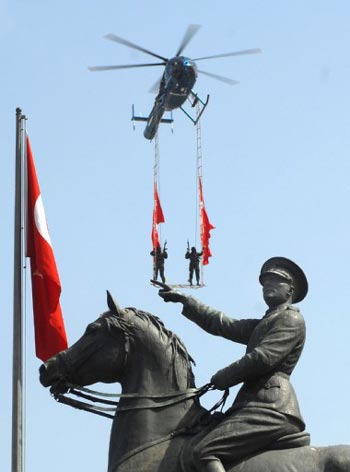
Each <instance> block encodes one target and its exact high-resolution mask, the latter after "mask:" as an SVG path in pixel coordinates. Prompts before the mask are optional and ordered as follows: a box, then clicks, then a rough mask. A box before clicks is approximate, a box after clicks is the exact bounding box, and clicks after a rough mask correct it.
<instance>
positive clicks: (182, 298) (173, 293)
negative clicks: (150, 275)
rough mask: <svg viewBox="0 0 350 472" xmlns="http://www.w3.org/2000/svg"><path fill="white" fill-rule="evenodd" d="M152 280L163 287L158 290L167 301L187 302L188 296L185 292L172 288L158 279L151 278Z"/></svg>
mask: <svg viewBox="0 0 350 472" xmlns="http://www.w3.org/2000/svg"><path fill="white" fill-rule="evenodd" d="M151 282H152V283H153V284H156V285H158V286H159V287H161V289H160V290H159V291H158V295H159V296H160V297H161V298H163V300H164V301H165V302H173V303H185V302H186V300H187V296H186V295H185V294H184V293H181V292H178V291H177V290H174V289H172V288H171V287H170V286H169V285H167V284H163V283H162V282H158V281H156V280H151Z"/></svg>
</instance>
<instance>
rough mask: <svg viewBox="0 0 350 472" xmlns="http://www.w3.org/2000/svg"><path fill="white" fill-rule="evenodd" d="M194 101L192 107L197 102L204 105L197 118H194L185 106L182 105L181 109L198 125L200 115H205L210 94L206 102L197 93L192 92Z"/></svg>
mask: <svg viewBox="0 0 350 472" xmlns="http://www.w3.org/2000/svg"><path fill="white" fill-rule="evenodd" d="M191 95H192V98H193V101H192V102H191V107H192V108H193V107H195V106H196V105H197V103H198V102H199V103H200V104H201V105H202V108H201V111H200V112H199V114H198V116H197V117H196V118H193V117H192V116H191V115H190V114H189V113H188V112H187V111H186V110H185V109H184V108H183V107H180V109H181V111H183V112H184V113H185V115H186V116H187V117H188V118H189V119H190V120H191V121H192V123H193V124H194V125H195V126H196V124H197V123H198V121H199V119H200V117H201V116H202V115H203V112H204V110H205V109H206V107H207V105H208V102H209V95H207V99H206V101H205V102H203V100H202V99H201V98H200V97H199V96H198V95H197V94H196V93H193V92H191Z"/></svg>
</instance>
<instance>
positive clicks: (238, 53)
mask: <svg viewBox="0 0 350 472" xmlns="http://www.w3.org/2000/svg"><path fill="white" fill-rule="evenodd" d="M260 53H262V50H261V49H244V50H243V51H235V52H227V53H224V54H215V55H214V56H206V57H197V58H196V59H193V61H202V60H203V59H216V58H218V57H229V56H243V55H245V54H260Z"/></svg>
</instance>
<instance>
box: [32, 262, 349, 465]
mask: <svg viewBox="0 0 350 472" xmlns="http://www.w3.org/2000/svg"><path fill="white" fill-rule="evenodd" d="M259 281H260V283H261V285H262V291H263V298H264V301H265V303H266V304H267V307H268V309H267V311H266V313H265V314H264V316H263V317H262V318H261V319H243V320H241V319H234V318H231V317H228V316H226V315H225V314H224V313H222V312H220V311H217V310H214V309H213V308H211V307H209V306H206V305H204V304H203V303H201V302H199V301H198V300H196V299H195V298H193V297H191V296H187V295H185V294H183V293H181V292H178V291H176V290H174V289H172V288H171V287H170V286H168V285H166V284H164V283H163V284H162V283H160V282H157V284H158V285H159V286H160V287H161V288H160V290H159V296H160V297H162V298H163V299H164V301H165V302H173V303H180V304H182V314H183V315H184V316H185V317H186V318H188V319H189V320H191V321H192V322H194V323H196V324H197V325H198V326H199V327H200V328H202V329H204V330H205V331H206V332H208V333H210V334H213V335H216V336H222V337H224V338H226V339H228V340H230V341H233V342H237V343H240V344H244V345H245V346H246V352H245V354H244V356H243V357H241V358H240V359H238V360H236V361H234V362H233V363H232V364H230V365H228V366H226V367H224V368H223V369H221V370H219V371H218V372H217V373H215V374H214V375H213V376H212V378H211V380H210V383H208V384H207V385H205V386H203V387H201V388H196V385H195V382H194V376H193V372H192V367H191V364H192V362H193V359H192V358H191V356H190V355H189V353H188V351H187V349H186V347H185V346H184V344H183V343H182V341H181V340H180V339H179V337H178V336H176V335H175V334H174V333H172V332H171V331H170V330H168V329H167V328H166V327H165V326H164V324H163V323H162V322H161V320H160V319H159V318H157V317H156V316H154V315H152V314H150V313H146V312H144V311H142V310H139V309H136V308H121V307H119V306H118V305H117V303H116V302H115V301H114V299H113V297H112V296H111V295H110V293H109V292H107V304H108V307H109V311H107V312H105V313H103V314H102V315H101V316H100V317H99V318H98V319H97V320H96V321H94V322H93V323H91V324H89V325H88V326H87V328H86V331H85V333H84V334H83V336H82V337H81V338H80V339H79V340H78V341H77V342H76V343H75V344H73V345H72V346H71V347H69V348H68V349H67V350H65V351H62V352H60V353H59V354H57V355H56V356H54V357H52V358H51V359H49V360H48V361H47V362H46V363H45V364H43V365H42V366H41V367H40V381H41V383H42V385H43V386H45V387H49V386H50V387H51V392H52V393H53V394H54V396H55V397H56V399H57V400H58V401H61V402H63V403H66V404H70V405H72V406H75V407H77V408H81V409H85V410H88V411H92V412H96V413H98V414H102V415H105V416H108V414H107V413H105V411H106V410H109V409H110V406H111V404H114V402H112V401H110V400H100V401H103V403H105V404H107V405H108V408H107V407H106V408H97V407H95V406H92V405H91V403H86V402H82V401H80V400H73V399H71V398H69V397H68V395H69V394H70V393H71V394H74V395H77V396H79V397H80V398H81V397H82V398H83V399H85V400H89V401H91V400H92V401H93V402H95V400H96V398H95V397H93V396H92V394H94V393H95V392H93V391H91V390H89V389H86V388H85V386H87V385H91V384H94V383H96V382H105V383H112V382H118V383H120V384H121V387H122V391H121V394H119V395H117V396H119V401H118V402H117V403H116V409H115V413H114V414H113V416H112V418H113V424H112V430H111V436H110V446H109V462H108V472H139V471H142V472H199V471H201V472H349V471H350V445H337V446H328V447H312V446H310V436H309V434H308V433H307V432H306V430H305V423H304V420H303V417H302V415H301V412H300V409H299V405H298V401H297V397H296V394H295V392H294V389H293V386H292V384H291V382H290V375H291V374H292V372H293V370H294V367H295V366H296V364H297V362H298V360H299V358H300V355H301V352H302V349H303V346H304V342H305V322H304V319H303V317H302V315H301V313H300V311H299V309H298V308H296V307H295V306H294V305H293V303H298V302H300V301H302V300H303V299H304V298H305V296H306V294H307V291H308V283H307V279H306V276H305V274H304V272H303V271H302V269H301V268H300V267H299V266H298V265H297V264H295V263H294V262H292V261H291V260H289V259H287V258H284V257H273V258H270V259H269V260H267V261H266V262H265V263H264V264H263V266H262V268H261V271H260V276H259ZM238 384H242V386H241V388H240V390H239V392H238V394H237V396H236V398H235V400H234V402H233V404H232V405H231V406H230V407H229V408H228V409H227V410H226V411H225V412H224V413H218V412H215V411H213V412H212V411H208V410H206V409H205V408H203V407H202V406H201V404H200V397H201V395H203V394H204V393H206V392H207V391H208V390H209V389H218V390H222V391H223V392H224V395H223V400H222V401H224V399H225V398H226V397H227V393H228V389H229V388H230V387H232V386H234V385H238ZM219 403H220V402H219Z"/></svg>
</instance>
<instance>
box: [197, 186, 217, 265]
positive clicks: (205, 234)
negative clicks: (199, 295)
mask: <svg viewBox="0 0 350 472" xmlns="http://www.w3.org/2000/svg"><path fill="white" fill-rule="evenodd" d="M198 186H199V208H200V221H201V242H202V251H203V265H207V264H209V257H211V252H210V248H209V239H210V231H211V230H212V229H215V226H213V225H212V224H211V223H210V221H209V218H208V215H207V212H206V209H205V205H204V197H203V187H202V179H201V177H198Z"/></svg>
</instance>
